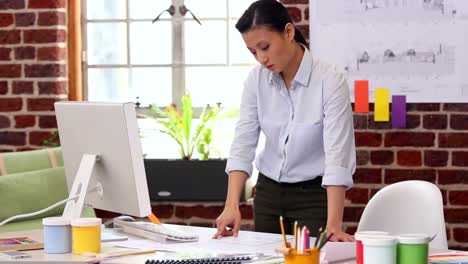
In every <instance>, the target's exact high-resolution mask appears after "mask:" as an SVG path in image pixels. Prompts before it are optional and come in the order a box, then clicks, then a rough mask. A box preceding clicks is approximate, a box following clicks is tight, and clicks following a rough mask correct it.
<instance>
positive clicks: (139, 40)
mask: <svg viewBox="0 0 468 264" xmlns="http://www.w3.org/2000/svg"><path fill="white" fill-rule="evenodd" d="M252 2H253V0H99V1H96V0H88V1H83V5H84V7H83V10H84V12H83V16H84V18H83V20H82V21H83V25H82V28H83V34H82V36H84V39H83V49H84V52H83V60H84V69H83V79H84V80H83V84H84V87H85V91H84V98H85V99H87V100H90V101H133V102H135V101H136V100H137V99H136V98H137V97H138V101H139V102H140V103H141V105H142V106H143V107H145V106H148V105H149V104H152V103H154V104H156V105H158V106H166V105H169V104H171V103H176V104H177V105H179V104H180V99H181V97H182V95H184V94H185V93H186V92H190V94H191V95H192V100H193V105H194V107H196V108H201V107H203V106H205V105H206V104H211V105H213V104H215V103H221V104H222V105H223V106H231V107H232V106H235V107H237V106H239V103H240V96H241V92H242V89H243V82H244V80H245V78H246V77H247V74H248V72H249V71H250V70H251V69H252V66H253V65H255V64H256V62H255V60H254V58H253V56H252V55H251V54H250V52H249V51H248V50H247V48H246V47H245V44H244V42H243V40H242V38H241V35H240V34H239V32H238V31H237V30H236V28H235V26H234V25H235V23H236V22H237V19H238V18H239V16H240V15H241V14H242V12H243V11H244V10H245V9H246V8H247V7H248V6H249V5H250V3H252ZM171 5H173V6H174V8H175V10H176V12H175V14H174V15H173V16H171V15H170V14H169V12H164V13H163V14H162V15H161V16H160V17H159V19H158V20H157V21H156V22H154V23H152V21H153V19H155V17H156V16H157V15H158V14H160V13H161V12H162V11H163V10H166V9H168V8H169V7H170V6H171ZM183 6H185V7H186V8H187V9H189V10H190V11H191V12H192V13H193V14H194V15H195V16H196V17H197V18H198V19H199V21H200V22H201V25H199V24H198V23H197V21H196V20H195V19H193V18H192V15H191V13H190V12H187V13H186V14H185V16H182V15H181V14H180V12H178V10H180V8H181V7H183ZM195 110H200V109H195ZM196 112H199V111H195V113H196ZM234 123H235V120H225V121H223V122H221V123H219V124H218V125H217V126H216V127H215V128H214V133H213V134H214V135H215V138H214V139H213V144H214V145H215V146H216V148H217V149H218V150H219V155H220V156H223V157H226V156H227V152H228V150H229V146H230V142H231V139H232V135H233V132H234ZM140 129H141V130H142V131H144V133H143V134H144V136H143V138H142V145H143V151H144V152H146V153H149V154H150V157H155V158H177V157H178V152H177V146H176V145H175V143H174V144H173V142H172V140H167V135H161V134H160V133H159V132H158V131H156V129H155V126H154V123H153V122H152V121H150V120H140ZM155 146H158V147H157V149H155Z"/></svg>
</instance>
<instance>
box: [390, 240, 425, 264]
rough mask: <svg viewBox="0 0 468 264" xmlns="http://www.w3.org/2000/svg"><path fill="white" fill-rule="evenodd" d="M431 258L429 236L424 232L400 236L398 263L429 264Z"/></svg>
mask: <svg viewBox="0 0 468 264" xmlns="http://www.w3.org/2000/svg"><path fill="white" fill-rule="evenodd" d="M428 258H429V237H428V236H427V235H424V234H404V235H400V236H398V244H397V259H398V264H427V261H428Z"/></svg>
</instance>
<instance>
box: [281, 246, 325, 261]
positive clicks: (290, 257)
mask: <svg viewBox="0 0 468 264" xmlns="http://www.w3.org/2000/svg"><path fill="white" fill-rule="evenodd" d="M284 262H285V264H320V250H318V248H311V249H306V250H305V252H304V253H297V251H296V249H291V251H290V252H289V254H284Z"/></svg>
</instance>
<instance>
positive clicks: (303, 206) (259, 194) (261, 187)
mask: <svg viewBox="0 0 468 264" xmlns="http://www.w3.org/2000/svg"><path fill="white" fill-rule="evenodd" d="M321 183H322V177H317V178H316V179H314V180H311V181H306V182H300V183H292V184H288V183H278V182H276V181H274V180H271V179H270V178H268V177H266V176H264V175H262V174H261V173H260V174H259V176H258V180H257V184H256V188H255V197H254V225H255V231H257V232H269V233H281V228H280V224H279V217H280V216H283V219H284V220H283V221H284V228H285V232H286V234H293V229H294V221H298V224H299V226H300V227H302V226H304V225H305V226H307V228H308V229H309V230H310V232H311V234H310V236H316V233H317V232H318V229H319V228H320V227H323V229H325V227H326V225H327V192H326V189H324V188H323V187H322V186H321Z"/></svg>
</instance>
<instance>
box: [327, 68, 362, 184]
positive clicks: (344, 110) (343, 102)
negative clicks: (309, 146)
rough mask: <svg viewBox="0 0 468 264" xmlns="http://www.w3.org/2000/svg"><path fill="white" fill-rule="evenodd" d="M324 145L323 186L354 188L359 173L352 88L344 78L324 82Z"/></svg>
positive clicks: (338, 75)
mask: <svg viewBox="0 0 468 264" xmlns="http://www.w3.org/2000/svg"><path fill="white" fill-rule="evenodd" d="M323 85H324V86H326V85H332V86H333V87H334V88H330V87H324V88H323V90H324V91H327V92H325V93H324V106H323V107H324V110H323V111H324V119H323V126H324V127H323V142H324V151H325V172H324V175H323V179H322V186H324V187H326V186H330V185H338V186H345V187H346V188H348V189H349V188H351V187H352V186H353V176H352V175H353V174H354V171H355V169H356V150H355V143H354V126H353V113H352V109H351V102H350V98H349V90H348V85H347V82H346V80H345V78H344V77H343V76H342V75H341V74H337V75H336V76H335V78H330V79H328V80H324V82H323Z"/></svg>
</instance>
